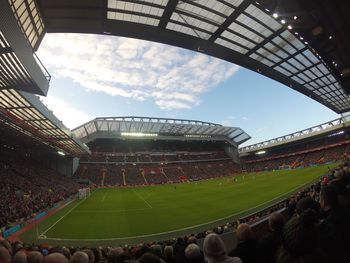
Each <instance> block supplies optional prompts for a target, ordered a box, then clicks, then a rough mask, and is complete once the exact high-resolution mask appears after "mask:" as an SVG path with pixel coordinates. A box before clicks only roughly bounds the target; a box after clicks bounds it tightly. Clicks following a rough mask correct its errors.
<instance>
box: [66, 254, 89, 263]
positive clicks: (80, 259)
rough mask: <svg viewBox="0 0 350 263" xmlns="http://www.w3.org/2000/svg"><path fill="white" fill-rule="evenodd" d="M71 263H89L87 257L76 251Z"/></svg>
mask: <svg viewBox="0 0 350 263" xmlns="http://www.w3.org/2000/svg"><path fill="white" fill-rule="evenodd" d="M70 262H71V263H89V256H88V255H87V254H86V253H85V252H82V251H77V252H75V253H74V254H73V256H72V258H71V260H70Z"/></svg>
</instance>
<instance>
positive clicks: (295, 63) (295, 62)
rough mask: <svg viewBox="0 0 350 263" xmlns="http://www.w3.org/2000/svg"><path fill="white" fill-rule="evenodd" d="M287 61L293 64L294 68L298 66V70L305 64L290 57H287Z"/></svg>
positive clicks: (303, 67)
mask: <svg viewBox="0 0 350 263" xmlns="http://www.w3.org/2000/svg"><path fill="white" fill-rule="evenodd" d="M288 62H289V63H290V64H292V65H294V66H295V67H296V68H298V69H299V70H303V69H305V66H304V65H303V64H301V63H299V61H297V60H295V59H294V58H290V59H288Z"/></svg>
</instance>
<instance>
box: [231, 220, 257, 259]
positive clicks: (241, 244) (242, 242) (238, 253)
mask: <svg viewBox="0 0 350 263" xmlns="http://www.w3.org/2000/svg"><path fill="white" fill-rule="evenodd" d="M236 237H237V240H238V244H237V247H236V248H235V249H233V250H232V251H231V252H230V254H229V255H230V256H231V257H233V256H235V257H239V258H240V259H241V260H242V261H243V262H244V263H254V262H260V247H259V242H258V241H257V240H256V239H255V238H254V233H253V231H252V230H251V228H250V226H249V225H248V224H245V223H243V224H240V225H239V226H238V227H237V229H236Z"/></svg>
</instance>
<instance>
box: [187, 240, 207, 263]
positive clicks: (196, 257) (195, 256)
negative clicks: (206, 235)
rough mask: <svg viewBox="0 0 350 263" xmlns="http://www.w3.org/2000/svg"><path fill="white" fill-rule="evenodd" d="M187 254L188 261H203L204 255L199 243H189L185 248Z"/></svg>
mask: <svg viewBox="0 0 350 263" xmlns="http://www.w3.org/2000/svg"><path fill="white" fill-rule="evenodd" d="M185 256H186V259H187V261H188V262H193V263H195V262H203V261H204V260H203V256H202V253H201V249H200V248H199V246H198V245H196V244H194V243H192V244H189V245H188V246H187V247H186V249H185Z"/></svg>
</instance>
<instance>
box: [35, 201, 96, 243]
mask: <svg viewBox="0 0 350 263" xmlns="http://www.w3.org/2000/svg"><path fill="white" fill-rule="evenodd" d="M90 196H91V195H90ZM90 196H89V197H87V198H85V199H84V200H82V201H80V202H79V203H77V204H76V205H75V206H74V207H73V208H71V209H70V210H69V211H68V212H67V213H65V214H64V215H63V216H62V217H61V218H60V219H58V220H57V221H56V222H55V223H53V224H52V225H51V226H50V227H49V228H48V229H46V230H45V231H44V232H42V233H41V234H40V236H45V234H46V233H47V232H48V231H49V230H50V229H51V228H53V227H54V226H55V225H57V224H58V223H59V222H60V221H61V220H62V219H63V218H65V217H66V216H67V215H68V214H70V213H71V212H72V211H73V210H74V209H75V208H77V207H78V206H79V205H81V204H82V203H84V202H85V201H86V200H87V199H88V198H90ZM40 236H39V238H40Z"/></svg>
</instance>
